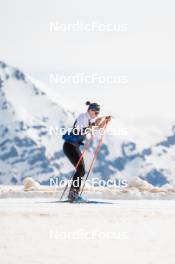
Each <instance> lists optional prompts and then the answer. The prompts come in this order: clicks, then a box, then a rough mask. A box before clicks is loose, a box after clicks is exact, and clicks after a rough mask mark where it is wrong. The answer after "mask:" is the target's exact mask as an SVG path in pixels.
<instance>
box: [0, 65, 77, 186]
mask: <svg viewBox="0 0 175 264" xmlns="http://www.w3.org/2000/svg"><path fill="white" fill-rule="evenodd" d="M72 120H73V119H72V114H71V113H68V112H65V111H64V109H63V108H62V107H60V106H59V105H58V104H56V103H54V102H53V101H51V100H50V99H49V98H48V96H47V95H46V94H45V93H44V92H43V91H41V90H40V89H38V88H37V87H36V86H35V85H34V84H33V83H31V82H30V81H29V80H28V78H27V77H26V76H25V75H24V74H23V73H22V72H21V71H19V70H18V69H16V68H13V67H9V66H7V65H6V64H5V63H0V136H1V138H0V167H1V171H0V182H1V183H19V182H21V180H22V179H23V178H25V177H26V176H32V177H34V178H36V179H38V180H39V181H44V180H46V179H48V178H49V177H51V176H56V175H57V176H58V175H59V173H60V165H59V161H60V159H61V157H62V153H61V152H60V145H61V144H62V140H61V138H60V137H59V136H58V135H56V134H54V135H52V134H51V132H52V127H58V128H59V127H62V126H63V125H68V124H69V123H71V122H72Z"/></svg>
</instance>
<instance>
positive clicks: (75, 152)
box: [63, 141, 85, 192]
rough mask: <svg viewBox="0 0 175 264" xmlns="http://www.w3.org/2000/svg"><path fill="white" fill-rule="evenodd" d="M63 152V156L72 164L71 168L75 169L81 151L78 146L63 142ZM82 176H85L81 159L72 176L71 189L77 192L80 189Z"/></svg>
mask: <svg viewBox="0 0 175 264" xmlns="http://www.w3.org/2000/svg"><path fill="white" fill-rule="evenodd" d="M63 151H64V153H65V155H66V156H67V157H68V159H69V160H70V162H71V163H72V164H73V166H74V167H76V165H77V163H78V161H79V159H80V157H81V151H80V149H79V145H78V144H76V145H74V144H71V143H69V142H66V141H65V142H64V145H63ZM84 175H85V164H84V160H83V158H82V159H81V161H80V163H79V165H78V168H77V169H76V172H75V174H74V176H73V181H72V186H71V188H74V189H76V190H77V192H78V191H79V189H80V187H81V180H82V178H83V176H84ZM75 181H76V182H75Z"/></svg>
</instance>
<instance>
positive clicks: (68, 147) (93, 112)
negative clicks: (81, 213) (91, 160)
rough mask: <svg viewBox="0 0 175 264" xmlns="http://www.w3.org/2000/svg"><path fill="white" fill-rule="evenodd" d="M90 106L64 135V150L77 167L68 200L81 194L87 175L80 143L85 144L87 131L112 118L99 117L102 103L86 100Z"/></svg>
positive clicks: (104, 123)
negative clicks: (69, 131)
mask: <svg viewBox="0 0 175 264" xmlns="http://www.w3.org/2000/svg"><path fill="white" fill-rule="evenodd" d="M86 105H87V106H88V109H87V112H86V113H81V114H80V115H79V116H78V118H77V119H76V120H75V122H74V125H73V129H72V131H71V133H69V134H68V133H66V134H65V135H64V136H63V139H64V140H65V142H64V145H63V151H64V153H65V155H66V156H67V157H68V159H69V160H70V162H71V163H72V164H73V166H74V167H75V168H76V165H77V163H78V162H79V160H80V159H81V160H80V162H79V164H78V167H77V168H76V171H75V174H74V175H73V180H72V184H71V187H70V190H69V194H68V201H70V202H73V201H74V200H75V199H76V198H77V197H78V194H79V191H80V187H81V181H82V178H83V176H84V175H85V164H84V160H83V158H82V156H81V155H82V153H81V151H80V145H83V144H84V143H83V142H84V140H85V138H86V134H87V133H86V131H91V129H92V128H93V127H94V126H95V128H97V129H99V128H103V127H105V125H106V124H107V123H108V122H109V121H110V120H111V117H110V116H108V117H98V115H99V112H100V105H99V104H97V103H91V102H89V101H88V102H86Z"/></svg>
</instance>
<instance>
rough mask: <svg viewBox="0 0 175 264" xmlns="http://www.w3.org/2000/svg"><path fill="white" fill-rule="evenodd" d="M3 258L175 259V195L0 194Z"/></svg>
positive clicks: (44, 263)
mask: <svg viewBox="0 0 175 264" xmlns="http://www.w3.org/2000/svg"><path fill="white" fill-rule="evenodd" d="M0 223H1V224H0V234H1V236H0V256H1V260H0V263H2V264H17V263H23V264H24V263H25V264H31V263H32V264H48V263H50V264H57V263H60V264H70V263H71V264H74V263H75V264H80V263H81V264H82V263H83V264H86V263H87V264H89V263H101V264H102V263H104V264H106V263H110V264H113V263H115V264H116V263H119V264H131V263H135V264H140V263H141V264H165V263H166V264H174V259H175V251H174V243H175V233H174V231H173V230H174V223H175V201H149V200H142V201H131V200H130V201H123V200H120V201H116V202H115V203H114V204H110V205H109V204H108V205H104V204H98V205H93V204H63V203H56V202H55V199H41V198H40V199H36V198H35V199H1V200H0Z"/></svg>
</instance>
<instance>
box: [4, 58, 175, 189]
mask: <svg viewBox="0 0 175 264" xmlns="http://www.w3.org/2000/svg"><path fill="white" fill-rule="evenodd" d="M70 108H71V107H70ZM73 111H74V109H69V111H68V110H67V109H65V108H64V104H62V102H60V103H59V102H58V101H56V100H54V98H51V96H49V95H48V94H47V93H46V92H44V91H43V89H42V87H39V86H37V87H36V85H35V84H34V83H33V82H32V81H31V78H29V77H27V76H26V75H25V74H24V73H23V72H21V71H20V70H18V69H16V68H14V67H10V66H8V65H6V64H5V63H3V62H0V184H19V183H21V182H22V180H23V179H24V178H25V177H28V176H30V177H33V178H35V179H36V180H38V181H39V182H40V183H49V179H50V177H59V178H60V179H61V178H63V177H67V176H68V175H69V173H70V171H71V170H72V167H71V165H70V164H69V162H68V160H67V159H66V158H65V157H64V155H63V152H62V144H63V141H62V138H61V135H59V134H57V133H52V131H53V130H52V129H55V128H57V129H59V128H61V127H67V126H71V125H72V123H73V119H74V116H75V114H74V112H73ZM95 144H96V142H94V144H93V145H92V146H91V147H90V149H89V152H88V153H87V156H86V159H87V163H88V162H90V157H91V156H92V155H91V154H92V152H93V151H94V148H95ZM174 151H175V134H174V128H173V125H172V132H170V133H169V135H167V136H164V137H162V139H161V140H160V139H158V140H157V141H156V137H155V140H154V143H152V142H151V143H149V142H148V143H147V147H142V148H140V147H139V148H138V145H137V140H135V141H134V140H133V138H132V137H130V136H129V135H128V136H127V137H126V136H125V137H119V136H105V140H104V143H103V144H102V146H101V148H100V151H99V154H98V156H97V161H96V164H95V166H94V169H93V171H92V174H91V177H92V176H94V175H96V177H99V178H100V179H103V180H105V181H106V180H108V179H115V178H118V177H122V178H125V179H127V180H128V181H130V182H132V181H133V180H134V179H138V178H139V182H142V183H143V184H144V183H146V182H148V183H150V184H152V185H154V186H159V187H160V186H163V185H165V184H170V185H174V183H175V177H174V171H175V160H174V159H175V157H174Z"/></svg>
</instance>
